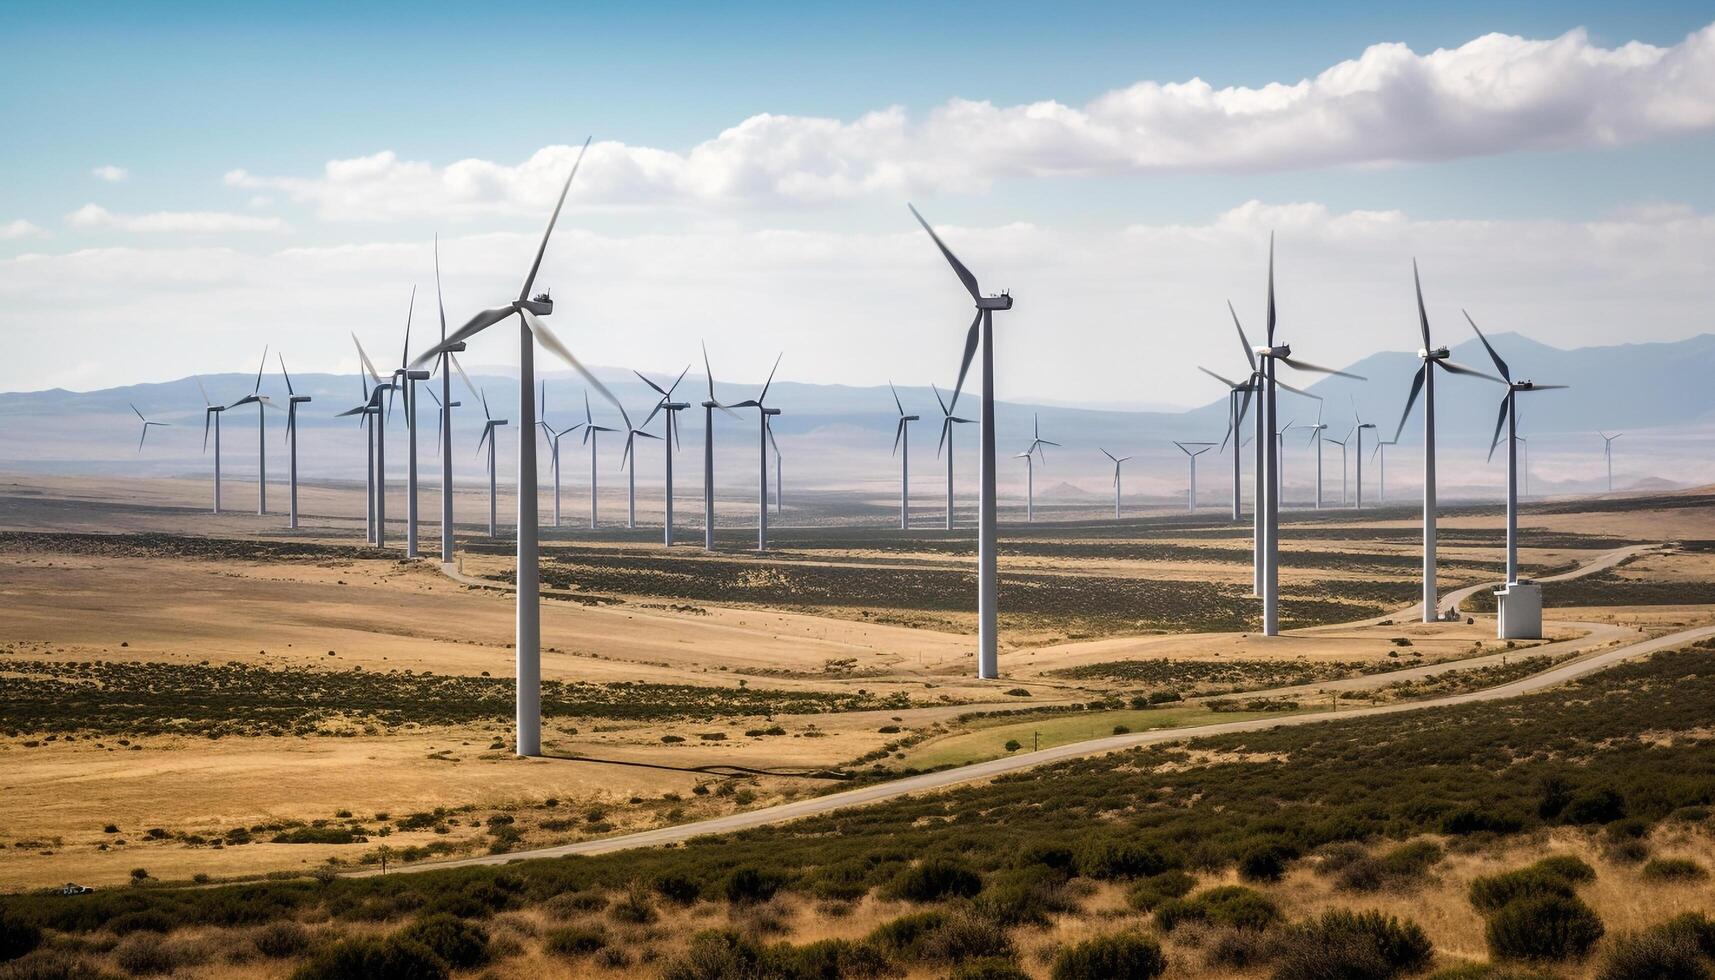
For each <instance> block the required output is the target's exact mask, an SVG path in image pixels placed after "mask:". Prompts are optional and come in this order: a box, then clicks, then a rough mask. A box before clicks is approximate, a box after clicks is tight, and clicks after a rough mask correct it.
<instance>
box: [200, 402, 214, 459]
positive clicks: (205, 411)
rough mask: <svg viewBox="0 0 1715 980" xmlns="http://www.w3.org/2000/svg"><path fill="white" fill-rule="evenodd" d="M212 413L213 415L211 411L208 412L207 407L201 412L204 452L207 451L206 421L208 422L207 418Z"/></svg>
mask: <svg viewBox="0 0 1715 980" xmlns="http://www.w3.org/2000/svg"><path fill="white" fill-rule="evenodd" d="M213 415H214V413H213V412H210V411H208V410H207V409H204V410H203V413H202V451H203V452H205V453H206V452H208V423H209V419H210V418H211V417H212V416H213Z"/></svg>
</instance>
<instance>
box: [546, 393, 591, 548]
mask: <svg viewBox="0 0 1715 980" xmlns="http://www.w3.org/2000/svg"><path fill="white" fill-rule="evenodd" d="M540 388H541V392H542V400H541V405H542V411H541V412H540V414H538V415H537V417H536V424H537V425H538V426H540V427H541V429H542V435H543V437H544V438H546V439H547V440H548V460H549V466H550V467H551V468H552V469H553V471H554V526H555V527H559V526H560V440H561V439H563V438H565V437H566V436H568V435H570V434H571V433H573V432H576V431H578V430H579V429H581V428H583V427H584V423H582V422H577V423H575V424H573V425H569V426H567V427H566V428H564V429H559V430H556V429H554V428H553V427H552V426H550V425H549V424H548V422H547V418H548V382H546V381H543V382H542V383H541V385H540Z"/></svg>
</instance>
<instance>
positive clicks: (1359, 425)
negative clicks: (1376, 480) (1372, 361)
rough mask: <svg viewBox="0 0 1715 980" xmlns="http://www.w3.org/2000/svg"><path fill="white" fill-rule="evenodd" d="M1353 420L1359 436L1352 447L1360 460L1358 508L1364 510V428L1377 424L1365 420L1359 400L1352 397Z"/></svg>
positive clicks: (1355, 431)
mask: <svg viewBox="0 0 1715 980" xmlns="http://www.w3.org/2000/svg"><path fill="white" fill-rule="evenodd" d="M1352 420H1353V421H1354V422H1355V423H1356V424H1355V425H1354V426H1353V427H1352V431H1353V432H1354V433H1356V434H1357V437H1358V444H1357V445H1356V446H1354V447H1352V454H1353V455H1354V456H1356V457H1357V460H1358V467H1357V469H1358V474H1357V475H1358V479H1357V481H1356V482H1357V501H1358V506H1357V509H1358V510H1363V509H1364V430H1365V429H1373V428H1375V427H1376V426H1375V423H1374V422H1365V421H1364V417H1363V416H1362V415H1359V414H1358V400H1357V399H1356V398H1353V399H1352Z"/></svg>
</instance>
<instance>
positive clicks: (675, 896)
mask: <svg viewBox="0 0 1715 980" xmlns="http://www.w3.org/2000/svg"><path fill="white" fill-rule="evenodd" d="M649 887H651V888H653V889H654V890H655V894H657V895H660V896H661V897H662V898H665V899H666V900H667V901H669V902H673V903H675V904H677V905H689V904H691V903H692V902H695V901H696V900H697V898H698V897H699V896H700V895H702V893H703V886H702V885H699V884H698V883H697V882H696V880H695V879H693V878H690V877H688V876H686V875H682V874H674V873H672V872H668V873H667V874H662V875H656V876H655V880H654V881H651V882H650V883H649Z"/></svg>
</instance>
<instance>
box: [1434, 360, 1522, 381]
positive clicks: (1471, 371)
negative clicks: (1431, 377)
mask: <svg viewBox="0 0 1715 980" xmlns="http://www.w3.org/2000/svg"><path fill="white" fill-rule="evenodd" d="M1435 363H1437V364H1439V365H1441V367H1442V369H1443V370H1446V371H1448V372H1451V373H1453V374H1465V375H1470V376H1471V377H1473V378H1482V379H1483V380H1485V381H1493V382H1494V383H1495V384H1498V385H1504V384H1506V382H1505V381H1502V380H1501V379H1500V378H1497V377H1495V376H1494V375H1492V374H1485V373H1484V372H1482V371H1478V370H1476V369H1475V368H1468V367H1466V366H1465V365H1463V364H1455V363H1453V362H1452V361H1436V362H1435Z"/></svg>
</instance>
